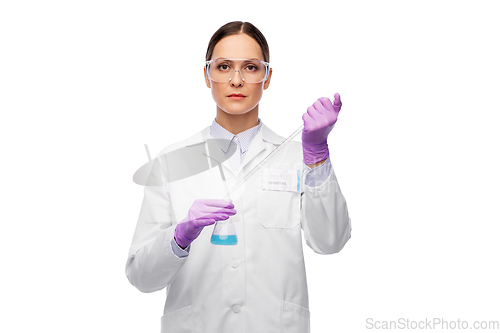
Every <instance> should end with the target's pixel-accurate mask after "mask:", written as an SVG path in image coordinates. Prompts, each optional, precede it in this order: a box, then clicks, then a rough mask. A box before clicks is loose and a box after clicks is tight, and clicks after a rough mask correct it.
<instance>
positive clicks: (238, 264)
mask: <svg viewBox="0 0 500 333" xmlns="http://www.w3.org/2000/svg"><path fill="white" fill-rule="evenodd" d="M231 266H233V268H238V267H239V266H240V262H239V261H238V260H233V261H232V262H231Z"/></svg>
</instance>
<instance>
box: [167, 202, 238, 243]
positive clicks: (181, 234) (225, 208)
mask: <svg viewBox="0 0 500 333" xmlns="http://www.w3.org/2000/svg"><path fill="white" fill-rule="evenodd" d="M233 208H234V205H233V204H232V203H231V202H229V201H226V200H219V199H198V200H195V201H194V203H193V205H192V206H191V208H189V211H188V215H187V216H186V217H185V218H184V219H183V220H182V221H181V222H179V223H178V224H177V226H176V227H175V231H174V237H175V241H176V242H177V244H179V246H180V247H182V248H186V247H188V246H189V244H191V243H192V242H193V241H194V240H195V239H196V237H198V236H199V235H200V233H201V231H202V230H203V228H204V227H206V226H207V225H211V224H214V223H215V221H221V220H227V219H228V218H229V215H234V214H236V210H234V209H233Z"/></svg>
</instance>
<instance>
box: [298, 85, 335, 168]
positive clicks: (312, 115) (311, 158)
mask: <svg viewBox="0 0 500 333" xmlns="http://www.w3.org/2000/svg"><path fill="white" fill-rule="evenodd" d="M341 107H342V102H341V101H340V95H339V94H338V93H335V96H334V102H333V105H332V103H331V102H330V99H329V98H327V97H321V98H319V99H318V100H317V101H316V102H314V104H313V105H311V106H310V107H308V108H307V112H306V113H304V114H303V115H302V120H303V121H304V129H303V130H302V150H303V153H304V163H305V164H314V163H317V162H319V161H322V160H324V159H326V158H327V157H328V156H330V153H329V150H328V143H327V137H328V134H329V133H330V132H331V131H332V129H333V127H334V126H335V123H336V122H337V116H338V114H339V112H340V108H341Z"/></svg>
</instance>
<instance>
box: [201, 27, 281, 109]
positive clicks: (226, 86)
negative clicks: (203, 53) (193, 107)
mask: <svg viewBox="0 0 500 333" xmlns="http://www.w3.org/2000/svg"><path fill="white" fill-rule="evenodd" d="M217 58H233V59H252V58H255V59H259V60H262V61H264V55H263V54H262V50H261V49H260V46H259V44H257V42H256V41H255V40H254V39H253V38H252V37H250V36H248V35H246V34H238V35H231V36H227V37H224V38H223V39H221V40H220V41H219V42H218V43H217V45H215V48H214V51H213V54H212V59H217ZM212 59H210V60H212ZM204 74H205V82H206V84H207V87H208V88H211V89H212V97H213V98H214V100H215V103H217V107H218V108H219V109H221V110H222V111H224V112H226V113H228V114H233V115H236V114H244V113H247V112H249V111H252V110H253V109H254V108H255V107H256V106H257V104H259V102H260V99H261V98H262V92H263V91H264V90H265V89H267V88H268V87H269V83H270V81H271V74H272V69H270V70H269V77H268V78H267V80H266V81H262V82H260V83H247V82H244V81H243V80H242V79H241V76H240V75H239V72H237V71H236V72H235V73H234V75H233V78H232V79H231V81H229V82H213V81H211V80H209V79H208V78H207V75H206V69H205V70H204ZM232 93H240V94H243V95H244V96H245V97H244V98H242V99H233V98H229V95H231V94H232Z"/></svg>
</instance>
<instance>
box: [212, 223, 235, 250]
mask: <svg viewBox="0 0 500 333" xmlns="http://www.w3.org/2000/svg"><path fill="white" fill-rule="evenodd" d="M210 242H211V243H212V244H214V245H236V244H238V236H236V228H235V227H234V224H233V222H232V221H231V218H229V219H227V220H223V221H217V222H215V227H214V231H213V233H212V238H210Z"/></svg>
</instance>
